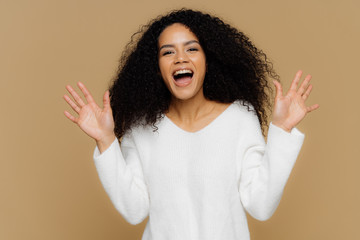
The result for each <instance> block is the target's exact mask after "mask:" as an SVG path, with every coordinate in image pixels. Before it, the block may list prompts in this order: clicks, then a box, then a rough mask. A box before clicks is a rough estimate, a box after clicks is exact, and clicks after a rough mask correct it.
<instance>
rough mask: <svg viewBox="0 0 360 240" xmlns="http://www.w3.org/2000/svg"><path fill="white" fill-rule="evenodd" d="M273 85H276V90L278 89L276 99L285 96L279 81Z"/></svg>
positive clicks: (275, 81)
mask: <svg viewBox="0 0 360 240" xmlns="http://www.w3.org/2000/svg"><path fill="white" fill-rule="evenodd" d="M273 83H274V85H275V88H276V96H275V98H280V97H281V96H282V95H283V90H282V86H281V84H280V83H279V82H278V81H277V80H274V81H273Z"/></svg>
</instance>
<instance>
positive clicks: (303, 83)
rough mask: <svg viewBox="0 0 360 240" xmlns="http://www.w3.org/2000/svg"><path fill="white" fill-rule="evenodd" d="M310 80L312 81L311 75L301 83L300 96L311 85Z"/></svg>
mask: <svg viewBox="0 0 360 240" xmlns="http://www.w3.org/2000/svg"><path fill="white" fill-rule="evenodd" d="M310 80H311V75H310V74H309V75H307V76H306V77H305V80H304V81H303V82H302V83H301V85H300V87H299V89H298V94H300V95H303V94H304V92H305V91H306V89H307V87H308V85H309V82H310Z"/></svg>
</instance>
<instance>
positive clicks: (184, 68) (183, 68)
mask: <svg viewBox="0 0 360 240" xmlns="http://www.w3.org/2000/svg"><path fill="white" fill-rule="evenodd" d="M179 70H190V71H191V72H192V73H193V74H194V70H192V69H191V68H186V67H182V68H177V69H175V70H174V71H173V73H172V76H173V77H174V74H175V73H176V71H179Z"/></svg>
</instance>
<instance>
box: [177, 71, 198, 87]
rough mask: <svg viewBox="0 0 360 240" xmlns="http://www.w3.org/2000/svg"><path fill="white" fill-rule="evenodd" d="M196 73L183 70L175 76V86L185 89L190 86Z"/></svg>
mask: <svg viewBox="0 0 360 240" xmlns="http://www.w3.org/2000/svg"><path fill="white" fill-rule="evenodd" d="M193 75H194V73H193V71H192V70H190V69H181V70H178V71H176V72H174V74H173V78H174V80H175V84H176V85H178V86H180V87H184V86H187V85H188V84H190V82H191V79H192V77H193Z"/></svg>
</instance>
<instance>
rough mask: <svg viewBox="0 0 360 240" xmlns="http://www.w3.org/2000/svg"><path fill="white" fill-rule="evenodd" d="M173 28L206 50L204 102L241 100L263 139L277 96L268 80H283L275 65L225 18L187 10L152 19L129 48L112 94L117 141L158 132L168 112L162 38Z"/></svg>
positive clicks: (132, 38)
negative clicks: (133, 133)
mask: <svg viewBox="0 0 360 240" xmlns="http://www.w3.org/2000/svg"><path fill="white" fill-rule="evenodd" d="M174 23H181V24H183V25H185V26H186V27H187V28H189V29H190V31H191V32H193V33H194V34H195V35H196V36H197V38H198V39H199V42H200V45H201V46H202V48H203V49H204V52H205V55H206V61H207V73H206V76H205V79H204V83H203V91H204V96H205V98H206V99H208V100H213V101H217V102H222V103H232V102H234V101H235V100H242V101H241V102H242V103H243V104H244V106H247V107H248V109H249V110H250V106H252V107H253V109H254V111H255V112H256V114H257V117H258V119H259V122H260V124H261V127H262V131H263V134H264V132H265V130H266V127H267V123H268V122H267V121H268V113H267V112H268V111H269V110H270V107H271V98H270V95H272V92H273V91H272V88H271V87H270V85H269V84H268V78H269V77H271V78H274V79H277V80H279V76H278V75H277V74H276V73H275V71H274V70H273V65H272V63H271V62H270V61H269V60H268V59H267V57H266V55H265V53H263V51H261V50H259V49H258V48H256V47H255V46H254V45H253V44H252V42H251V41H250V40H249V38H248V37H247V36H245V34H244V33H242V32H240V31H239V30H237V29H236V28H234V27H231V26H230V25H229V24H227V23H224V21H223V20H221V19H220V18H218V17H215V16H211V15H209V14H206V13H202V12H200V11H194V10H190V9H184V8H183V9H180V10H175V11H172V12H170V13H169V14H167V15H165V16H159V17H157V18H156V19H153V20H152V21H150V22H149V23H148V24H147V25H145V26H143V27H142V28H141V29H140V30H139V31H138V32H136V33H134V34H133V35H132V37H131V41H130V42H129V43H128V44H127V46H126V49H125V51H124V53H123V55H122V57H121V59H120V65H119V69H118V73H117V76H116V78H115V79H114V81H113V82H112V85H111V86H110V89H109V90H110V98H111V101H110V102H111V108H112V110H113V117H114V121H115V130H114V131H115V135H116V136H117V137H118V138H121V137H122V136H123V135H124V134H125V133H126V131H127V130H130V129H131V128H132V127H133V126H136V125H139V124H142V125H152V127H153V129H154V131H156V130H157V127H156V122H157V121H158V120H160V119H161V118H162V117H163V113H166V111H167V110H168V108H169V106H170V101H171V93H170V91H169V90H168V88H167V87H166V85H165V83H164V81H163V79H162V77H161V75H160V74H159V72H160V70H159V63H158V37H159V35H160V34H161V32H162V31H163V30H164V29H165V28H166V27H168V26H170V25H172V24H174Z"/></svg>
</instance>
